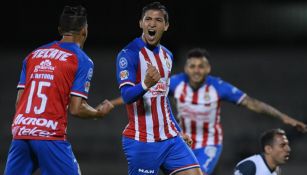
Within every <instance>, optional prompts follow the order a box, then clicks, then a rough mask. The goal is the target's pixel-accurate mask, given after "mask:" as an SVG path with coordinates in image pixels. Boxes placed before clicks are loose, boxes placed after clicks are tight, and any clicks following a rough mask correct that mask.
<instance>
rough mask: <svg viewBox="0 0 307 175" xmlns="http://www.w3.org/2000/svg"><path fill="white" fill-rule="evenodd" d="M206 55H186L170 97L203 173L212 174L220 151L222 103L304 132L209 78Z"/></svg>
mask: <svg viewBox="0 0 307 175" xmlns="http://www.w3.org/2000/svg"><path fill="white" fill-rule="evenodd" d="M208 58H209V56H208V53H207V52H206V51H205V50H203V49H198V48H196V49H192V50H190V51H189V52H188V53H187V60H186V64H185V67H184V73H180V74H177V75H173V76H172V77H171V80H170V95H173V97H174V98H175V99H176V103H177V104H176V105H177V112H178V118H179V119H180V123H181V126H182V130H183V133H185V134H187V135H188V136H190V137H191V139H192V141H193V142H192V145H191V148H192V149H193V152H194V154H195V156H196V157H197V159H198V161H199V164H200V166H201V169H202V171H203V172H204V173H207V174H211V173H212V172H213V170H214V167H215V166H216V164H217V162H218V159H219V157H220V155H221V152H222V141H223V131H222V127H221V123H220V110H221V101H222V100H223V101H228V102H231V103H234V104H238V105H240V106H243V107H246V108H247V109H249V110H251V111H254V112H257V113H262V114H266V115H268V116H271V117H275V118H277V119H280V120H281V121H282V122H283V123H285V124H289V125H291V126H293V127H297V128H298V129H299V130H300V131H303V132H306V131H307V128H306V125H305V124H304V123H302V122H300V121H297V120H295V119H293V118H291V117H289V116H288V115H286V114H284V113H282V112H280V111H278V110H277V109H275V108H273V107H272V106H270V105H268V104H266V103H264V102H261V101H259V100H256V99H254V98H252V97H249V96H248V95H246V94H245V93H244V92H242V91H241V90H239V89H237V88H236V87H234V86H233V85H231V84H229V83H227V82H225V81H223V80H222V79H220V78H217V77H214V76H210V75H209V73H210V70H211V67H210V64H209V61H208Z"/></svg>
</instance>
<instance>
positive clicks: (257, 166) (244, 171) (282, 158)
mask: <svg viewBox="0 0 307 175" xmlns="http://www.w3.org/2000/svg"><path fill="white" fill-rule="evenodd" d="M260 144H261V149H262V153H261V154H256V155H253V156H250V157H248V158H246V159H244V160H242V161H240V162H239V163H238V164H237V165H236V167H235V170H234V175H279V174H280V168H279V165H282V164H285V163H286V161H287V160H288V159H289V155H290V151H291V149H290V146H289V141H288V139H287V137H286V133H285V131H284V130H282V129H272V130H268V131H266V132H264V133H263V134H262V136H261V140H260Z"/></svg>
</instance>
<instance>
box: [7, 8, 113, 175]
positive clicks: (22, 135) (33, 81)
mask: <svg viewBox="0 0 307 175" xmlns="http://www.w3.org/2000/svg"><path fill="white" fill-rule="evenodd" d="M86 16H87V15H86V9H85V8H84V7H82V6H74V7H72V6H66V7H65V8H64V10H63V12H62V14H61V17H60V21H59V32H60V34H61V35H62V36H63V38H62V40H61V41H54V42H51V43H49V44H46V45H44V46H41V47H39V48H38V49H36V50H34V51H33V52H31V53H30V54H29V55H28V56H27V57H26V58H25V60H24V61H23V66H22V71H21V76H20V81H19V84H18V94H17V101H16V113H15V116H14V120H13V123H12V134H13V140H12V143H11V147H10V151H9V154H8V159H7V164H6V168H5V172H4V174H5V175H17V174H23V175H30V174H32V173H33V172H34V171H35V170H36V169H38V168H40V171H41V174H43V175H68V174H69V175H77V174H80V170H79V166H78V163H77V160H76V158H75V156H74V154H73V152H72V148H71V145H70V143H69V142H68V141H67V140H66V129H67V110H69V111H70V113H71V114H72V115H74V116H77V117H80V118H83V119H94V118H101V117H102V116H104V115H106V114H107V113H108V112H109V111H110V110H111V109H112V108H113V105H112V104H111V103H110V102H109V101H108V100H105V101H104V102H103V103H102V104H101V105H99V107H98V108H96V109H95V108H93V107H91V106H89V105H88V104H87V102H86V99H87V97H88V92H89V88H90V81H91V78H92V75H93V66H94V65H93V62H92V61H91V59H90V58H89V57H88V56H87V55H86V53H85V52H84V51H83V50H82V48H83V45H84V42H85V40H86V38H87V34H88V31H87V17H86Z"/></svg>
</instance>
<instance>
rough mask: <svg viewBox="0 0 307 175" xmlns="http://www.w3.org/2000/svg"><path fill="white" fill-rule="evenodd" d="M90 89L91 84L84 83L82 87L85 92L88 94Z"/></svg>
mask: <svg viewBox="0 0 307 175" xmlns="http://www.w3.org/2000/svg"><path fill="white" fill-rule="evenodd" d="M90 87H91V83H90V82H89V81H86V82H85V85H84V90H85V92H89V90H90Z"/></svg>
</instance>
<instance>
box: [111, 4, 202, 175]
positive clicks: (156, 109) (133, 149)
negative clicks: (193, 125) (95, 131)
mask: <svg viewBox="0 0 307 175" xmlns="http://www.w3.org/2000/svg"><path fill="white" fill-rule="evenodd" d="M139 25H140V28H141V29H142V30H143V33H142V36H141V37H139V38H136V39H134V40H133V41H132V42H130V43H129V44H128V45H127V46H126V47H125V48H124V49H122V50H121V51H120V53H119V54H118V56H117V63H116V64H117V80H118V84H119V88H120V91H121V96H122V98H123V101H124V102H125V104H126V109H127V113H128V118H129V123H128V125H127V126H126V128H125V130H124V131H123V138H122V142H123V150H124V153H125V155H126V158H127V161H128V169H129V170H128V173H129V175H142V174H143V175H145V174H152V175H156V174H158V172H159V169H160V168H161V169H162V170H163V172H165V173H167V174H176V175H183V174H189V175H200V174H202V172H201V170H200V168H199V164H198V162H197V160H196V158H195V156H194V155H193V153H192V151H191V149H190V148H189V147H188V146H187V145H186V144H185V142H184V141H183V139H182V138H181V137H180V136H179V130H180V128H179V126H178V124H177V122H176V121H175V119H174V116H173V115H172V113H171V109H170V106H169V103H168V97H167V95H168V91H169V88H168V87H169V81H170V72H171V68H172V62H173V55H172V53H171V52H170V51H169V50H168V49H166V48H165V47H164V46H162V45H161V44H160V39H161V37H162V35H163V33H164V32H165V31H167V29H168V27H169V21H168V12H167V10H166V8H165V6H164V5H162V4H160V3H159V2H153V3H150V4H148V5H146V6H145V7H144V8H143V11H142V15H141V19H140V21H139ZM176 125H177V126H176Z"/></svg>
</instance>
